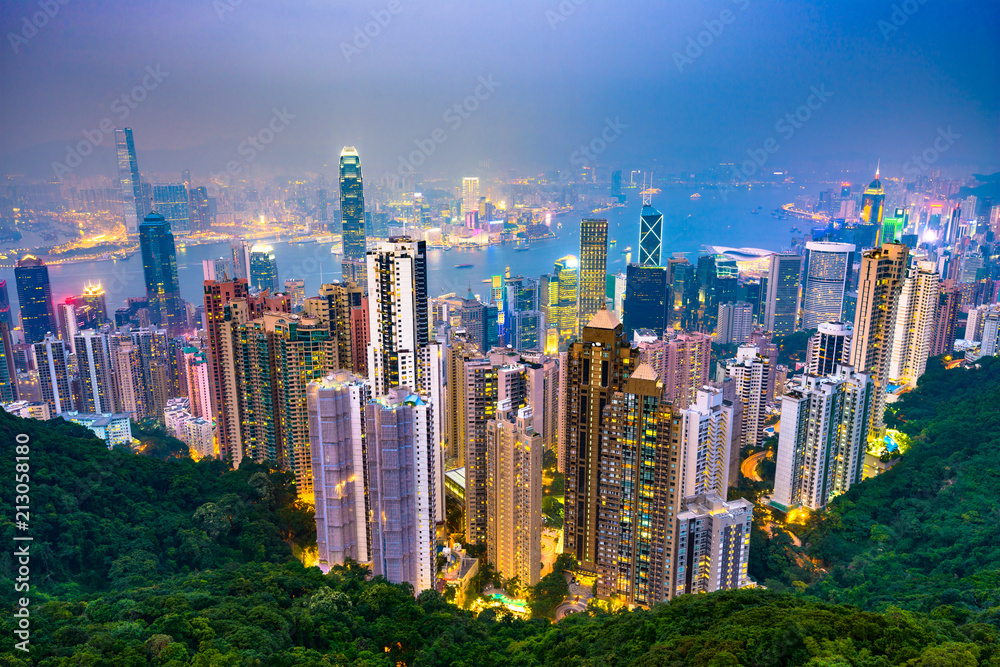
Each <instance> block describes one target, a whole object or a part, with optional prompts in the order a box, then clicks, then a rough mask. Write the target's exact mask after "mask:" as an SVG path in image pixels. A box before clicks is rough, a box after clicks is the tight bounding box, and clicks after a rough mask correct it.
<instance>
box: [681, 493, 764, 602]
mask: <svg viewBox="0 0 1000 667" xmlns="http://www.w3.org/2000/svg"><path fill="white" fill-rule="evenodd" d="M752 522H753V503H751V502H749V501H747V500H744V499H742V498H740V499H739V500H733V501H729V502H727V501H726V500H724V499H723V497H722V496H720V495H719V494H717V493H706V494H704V495H699V496H689V497H687V498H684V499H683V500H682V501H681V512H680V514H678V515H677V539H676V543H677V547H676V551H677V556H676V558H675V559H674V579H673V582H672V583H673V586H672V589H673V590H672V594H673V595H683V594H690V593H710V592H712V591H718V590H727V589H733V588H743V587H744V586H746V585H748V584H749V580H748V579H747V561H748V558H749V554H750V525H751V523H752Z"/></svg>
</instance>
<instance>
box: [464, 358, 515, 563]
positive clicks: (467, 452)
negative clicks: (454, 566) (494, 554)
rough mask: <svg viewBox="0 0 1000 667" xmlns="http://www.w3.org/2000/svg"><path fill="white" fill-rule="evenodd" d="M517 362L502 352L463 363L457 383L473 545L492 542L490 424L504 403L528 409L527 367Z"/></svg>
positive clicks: (468, 532)
mask: <svg viewBox="0 0 1000 667" xmlns="http://www.w3.org/2000/svg"><path fill="white" fill-rule="evenodd" d="M516 360H517V357H516V356H513V358H512V357H508V355H507V354H506V353H505V352H504V351H501V350H495V351H493V352H491V353H490V354H488V355H481V356H472V355H470V356H468V357H467V358H464V359H460V361H461V363H462V370H461V372H460V374H459V375H458V378H457V379H458V382H459V383H460V384H461V392H462V393H461V405H460V406H459V409H460V414H461V417H462V421H463V424H462V426H461V430H462V432H463V434H464V439H463V443H462V444H463V447H464V461H465V539H466V541H467V542H469V543H470V544H477V543H485V542H487V540H488V538H489V516H490V508H489V461H488V443H487V423H488V422H489V421H490V420H492V419H494V418H495V416H496V411H497V406H498V405H499V404H500V403H503V404H504V405H507V406H509V408H508V409H510V410H518V409H520V408H523V407H525V406H527V399H528V382H527V378H526V376H525V367H524V365H523V364H520V363H518V362H517V361H516Z"/></svg>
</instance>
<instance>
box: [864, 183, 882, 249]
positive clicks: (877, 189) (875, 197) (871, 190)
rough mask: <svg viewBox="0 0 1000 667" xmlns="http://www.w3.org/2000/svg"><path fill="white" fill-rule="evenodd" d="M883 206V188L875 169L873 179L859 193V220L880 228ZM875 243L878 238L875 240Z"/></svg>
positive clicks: (877, 242)
mask: <svg viewBox="0 0 1000 667" xmlns="http://www.w3.org/2000/svg"><path fill="white" fill-rule="evenodd" d="M884 207H885V190H884V189H883V188H882V182H881V181H880V180H879V179H878V169H876V170H875V180H874V181H872V182H871V184H870V185H869V186H868V188H867V189H865V192H864V194H863V195H861V222H863V223H864V224H866V225H874V226H875V228H876V229H877V230H881V228H882V215H883V208H884ZM875 243H876V245H878V244H879V239H876V240H875Z"/></svg>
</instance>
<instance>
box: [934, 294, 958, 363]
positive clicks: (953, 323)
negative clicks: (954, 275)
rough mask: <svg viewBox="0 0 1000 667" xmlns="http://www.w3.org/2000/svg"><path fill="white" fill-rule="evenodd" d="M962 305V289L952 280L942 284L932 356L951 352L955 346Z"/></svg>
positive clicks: (935, 322)
mask: <svg viewBox="0 0 1000 667" xmlns="http://www.w3.org/2000/svg"><path fill="white" fill-rule="evenodd" d="M961 307H962V294H961V291H960V290H959V289H958V288H957V287H956V286H955V285H954V284H953V283H951V282H950V281H945V283H944V284H943V285H941V293H940V294H939V295H938V305H937V316H936V317H935V321H934V347H933V349H932V351H931V355H932V356H937V355H939V354H951V353H952V351H953V350H954V348H955V328H956V327H957V325H958V313H959V311H960V309H961Z"/></svg>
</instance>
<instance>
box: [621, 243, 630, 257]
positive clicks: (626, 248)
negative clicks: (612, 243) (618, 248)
mask: <svg viewBox="0 0 1000 667" xmlns="http://www.w3.org/2000/svg"><path fill="white" fill-rule="evenodd" d="M627 252H632V246H630V245H627V246H625V247H624V248H622V254H623V255H624V254H625V253H627Z"/></svg>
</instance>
